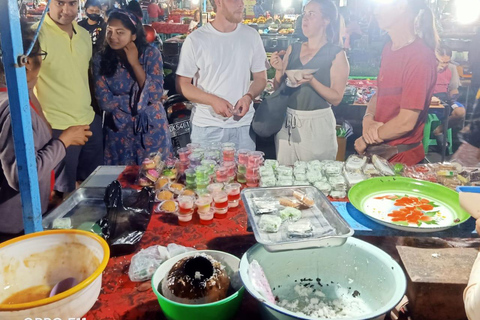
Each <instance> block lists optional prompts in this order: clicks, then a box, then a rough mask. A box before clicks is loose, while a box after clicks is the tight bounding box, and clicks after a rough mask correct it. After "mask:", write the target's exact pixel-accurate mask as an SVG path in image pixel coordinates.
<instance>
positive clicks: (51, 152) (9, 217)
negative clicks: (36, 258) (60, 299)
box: [0, 25, 92, 234]
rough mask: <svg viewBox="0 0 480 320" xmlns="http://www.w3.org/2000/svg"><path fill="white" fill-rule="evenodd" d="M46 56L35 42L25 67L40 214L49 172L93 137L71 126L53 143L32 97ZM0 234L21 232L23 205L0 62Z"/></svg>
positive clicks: (28, 35) (27, 35)
mask: <svg viewBox="0 0 480 320" xmlns="http://www.w3.org/2000/svg"><path fill="white" fill-rule="evenodd" d="M22 37H23V47H24V48H29V47H30V45H31V43H32V41H33V35H32V31H31V30H30V29H29V28H28V26H26V25H25V26H23V28H22ZM46 55H47V52H45V51H42V50H41V49H40V45H39V44H38V42H36V43H35V45H34V46H33V49H32V52H31V53H30V55H29V56H28V60H27V64H26V66H25V68H26V71H27V84H28V89H29V92H30V94H29V98H30V107H31V110H30V111H31V116H32V129H33V139H34V141H33V142H34V148H35V155H36V163H37V171H38V184H39V188H40V202H41V205H42V208H41V211H42V213H44V212H45V211H46V210H47V206H48V199H49V196H50V191H51V190H52V189H51V188H52V187H53V180H52V170H53V169H54V168H55V167H56V166H58V165H59V164H60V163H61V161H62V160H63V158H64V157H65V154H66V148H68V147H69V146H71V145H84V144H85V142H86V141H87V140H88V137H90V136H91V135H92V132H91V131H90V130H89V126H88V125H87V126H74V127H69V128H67V129H66V130H64V131H63V133H62V134H61V135H60V136H59V137H58V139H52V131H51V128H50V126H49V125H48V123H47V120H46V119H45V117H44V116H43V113H42V109H41V107H40V104H39V103H38V100H37V99H36V98H35V96H34V95H33V92H32V90H33V87H34V86H35V83H36V82H37V77H38V72H39V70H40V66H41V64H42V60H43V58H44V57H45V56H46ZM0 167H1V170H0V190H1V192H0V234H2V233H9V234H15V233H19V232H21V231H22V230H23V222H22V202H21V199H20V192H19V181H18V171H17V162H16V156H15V147H14V141H13V135H12V120H11V117H10V108H9V103H8V93H7V87H6V83H5V72H4V68H3V64H2V63H1V61H0Z"/></svg>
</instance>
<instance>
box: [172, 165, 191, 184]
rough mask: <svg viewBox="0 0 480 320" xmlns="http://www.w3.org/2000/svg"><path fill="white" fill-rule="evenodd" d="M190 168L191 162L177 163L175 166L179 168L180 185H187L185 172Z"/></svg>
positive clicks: (178, 179) (178, 178)
mask: <svg viewBox="0 0 480 320" xmlns="http://www.w3.org/2000/svg"><path fill="white" fill-rule="evenodd" d="M189 166H190V162H189V161H188V159H187V161H186V162H184V161H177V163H176V164H175V167H176V168H177V181H178V182H180V183H185V180H186V176H185V171H186V170H187V169H188V167H189Z"/></svg>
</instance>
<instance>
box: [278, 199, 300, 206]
mask: <svg viewBox="0 0 480 320" xmlns="http://www.w3.org/2000/svg"><path fill="white" fill-rule="evenodd" d="M278 202H279V203H280V205H282V206H284V207H292V208H298V207H299V206H300V203H298V202H297V201H294V200H291V199H288V198H280V199H278Z"/></svg>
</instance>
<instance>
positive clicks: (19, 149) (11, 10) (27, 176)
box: [0, 0, 43, 233]
mask: <svg viewBox="0 0 480 320" xmlns="http://www.w3.org/2000/svg"><path fill="white" fill-rule="evenodd" d="M0 33H1V43H2V59H3V64H4V66H5V75H6V78H7V85H8V98H9V104H10V114H11V119H12V128H13V138H14V142H15V155H16V158H17V167H18V181H19V187H20V194H21V198H22V209H23V225H24V228H25V233H32V232H37V231H42V230H43V228H42V212H41V210H42V209H41V203H40V192H39V187H38V176H37V162H36V157H35V149H34V144H33V132H32V131H33V130H32V119H31V111H30V106H29V103H28V87H27V78H26V73H25V68H24V66H23V63H24V61H22V57H23V55H24V51H23V44H22V37H21V35H22V32H21V30H20V13H19V12H18V4H17V1H16V0H1V1H0Z"/></svg>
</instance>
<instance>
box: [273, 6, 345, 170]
mask: <svg viewBox="0 0 480 320" xmlns="http://www.w3.org/2000/svg"><path fill="white" fill-rule="evenodd" d="M339 29H340V19H339V14H338V10H337V7H336V6H335V4H334V3H333V2H332V1H331V0H312V1H310V2H309V3H308V4H307V5H306V6H305V8H304V13H303V19H302V31H303V34H304V35H305V37H307V41H306V42H304V43H300V42H298V43H295V44H293V45H292V46H290V47H288V49H287V52H286V53H285V52H275V53H273V54H272V57H271V59H270V63H271V65H272V66H273V67H274V68H275V69H276V73H275V82H274V84H275V87H276V88H278V87H279V86H280V83H281V82H282V81H285V72H286V71H288V70H301V69H315V70H317V71H316V72H315V73H314V74H313V75H311V74H308V75H305V76H304V78H303V79H301V80H300V81H298V82H297V84H299V85H300V86H299V87H298V88H295V89H291V94H290V96H289V99H288V109H287V118H286V125H285V126H282V129H281V130H280V132H278V133H277V135H276V136H275V147H276V150H277V160H278V161H279V162H280V163H281V164H285V165H293V164H294V162H295V161H298V160H300V161H310V160H335V158H336V155H337V149H338V146H337V137H336V130H335V124H336V120H335V116H334V115H333V111H332V108H331V106H332V105H333V106H336V105H338V104H340V102H341V101H342V98H343V93H344V91H345V86H346V83H347V79H348V73H349V65H348V61H347V57H346V55H345V52H344V51H343V50H342V48H341V47H340V35H339ZM282 54H285V56H284V57H283V60H282V58H281V55H282ZM289 90H290V89H289Z"/></svg>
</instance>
